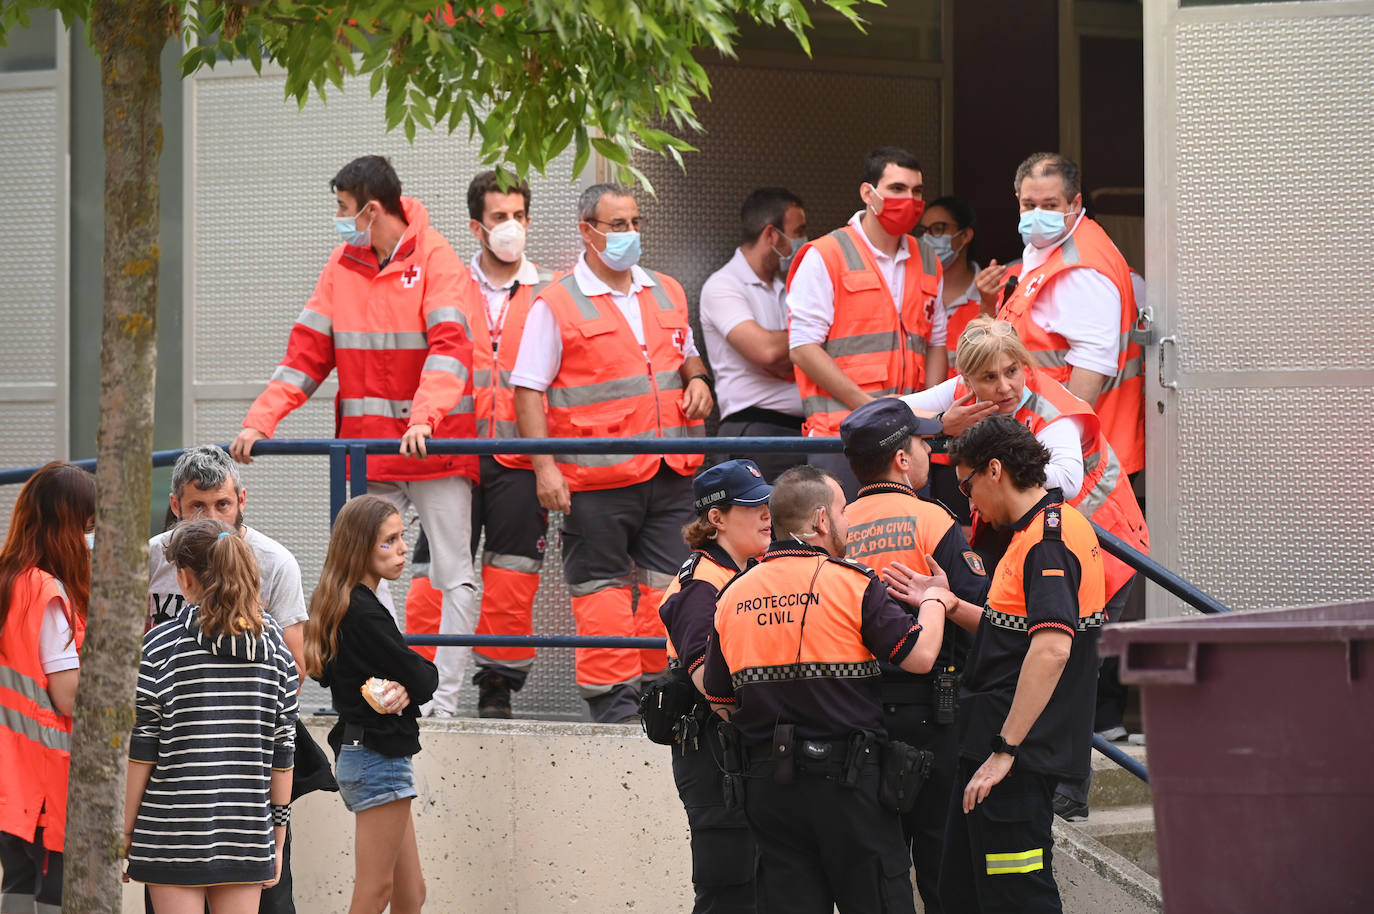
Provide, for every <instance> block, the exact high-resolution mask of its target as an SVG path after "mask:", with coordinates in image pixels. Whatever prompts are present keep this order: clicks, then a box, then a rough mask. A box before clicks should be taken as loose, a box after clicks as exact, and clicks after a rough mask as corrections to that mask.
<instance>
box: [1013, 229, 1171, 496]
mask: <svg viewBox="0 0 1374 914" xmlns="http://www.w3.org/2000/svg"><path fill="white" fill-rule="evenodd" d="M1083 268H1087V269H1093V270H1096V271H1097V272H1099V273H1101V274H1102V275H1103V276H1106V277H1107V278H1108V279H1109V280H1111V282H1112V285H1114V286H1116V290H1117V292H1118V293H1119V294H1120V295H1121V324H1120V333H1121V344H1120V347H1119V354H1118V356H1117V363H1116V369H1117V370H1116V376H1115V377H1113V378H1110V379H1108V381H1107V383H1106V386H1104V387H1103V388H1102V393H1101V395H1099V396H1098V398H1097V402H1096V403H1095V404H1093V409H1094V410H1095V411H1096V413H1097V415H1098V417H1099V418H1100V419H1101V421H1102V430H1103V432H1104V433H1105V434H1106V436H1107V440H1108V441H1110V442H1111V443H1112V447H1113V449H1115V451H1116V453H1117V455H1118V457H1119V458H1120V460H1121V466H1122V468H1123V469H1124V470H1125V471H1126V472H1127V473H1135V472H1137V471H1139V470H1141V469H1143V468H1144V466H1145V356H1144V353H1142V352H1141V349H1140V344H1139V343H1135V342H1132V340H1131V330H1132V329H1133V328H1134V327H1135V321H1136V300H1135V291H1134V289H1133V288H1132V286H1131V268H1130V267H1128V266H1127V265H1126V261H1125V259H1124V258H1122V256H1121V252H1120V251H1118V250H1117V249H1116V245H1114V244H1112V240H1111V239H1110V238H1108V237H1107V233H1106V232H1104V231H1103V230H1102V227H1101V226H1099V225H1098V224H1097V223H1096V222H1094V221H1093V220H1091V219H1088V218H1086V217H1085V218H1084V219H1082V220H1081V221H1080V222H1079V223H1078V227H1077V228H1076V229H1074V232H1073V234H1072V235H1070V236H1069V237H1068V238H1066V239H1064V242H1063V243H1062V244H1060V245H1059V247H1058V248H1056V249H1055V251H1054V253H1053V254H1051V255H1050V258H1049V260H1047V261H1045V262H1044V263H1043V264H1041V265H1040V266H1039V267H1037V268H1036V269H1034V270H1031V271H1030V272H1029V273H1023V274H1022V276H1021V281H1020V283H1019V284H1018V285H1017V286H1016V290H1015V291H1014V292H1012V294H1011V297H1010V298H1009V299H1007V300H1006V301H1005V302H1003V303H1002V305H1001V307H1000V308H999V310H998V312H997V317H998V319H999V320H1004V321H1009V322H1010V323H1012V324H1014V325H1015V326H1016V332H1017V334H1018V335H1019V336H1020V337H1021V342H1023V343H1025V344H1026V348H1027V349H1029V350H1030V351H1031V353H1032V354H1033V355H1034V356H1035V358H1036V361H1038V362H1039V363H1040V365H1041V367H1042V368H1044V370H1045V373H1046V374H1047V375H1049V376H1050V377H1051V378H1053V379H1054V380H1056V381H1059V382H1060V383H1061V384H1067V383H1068V381H1069V375H1070V374H1071V373H1072V371H1073V368H1072V366H1070V365H1069V363H1068V361H1067V358H1068V354H1069V342H1068V340H1066V339H1064V337H1062V336H1060V335H1059V334H1057V333H1047V332H1045V331H1044V330H1043V329H1041V328H1040V327H1039V326H1038V325H1037V324H1036V323H1035V322H1034V321H1033V320H1032V319H1031V306H1032V305H1033V304H1034V302H1035V296H1036V295H1037V294H1039V292H1040V290H1041V289H1043V288H1044V287H1045V286H1046V285H1047V284H1048V283H1049V281H1050V280H1051V279H1052V278H1053V277H1055V276H1057V275H1058V274H1060V273H1062V272H1064V271H1065V270H1076V269H1083Z"/></svg>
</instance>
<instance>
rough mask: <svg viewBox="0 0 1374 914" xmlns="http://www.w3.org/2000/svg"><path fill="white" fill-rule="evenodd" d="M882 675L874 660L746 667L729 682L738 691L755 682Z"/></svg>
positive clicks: (731, 677)
mask: <svg viewBox="0 0 1374 914" xmlns="http://www.w3.org/2000/svg"><path fill="white" fill-rule="evenodd" d="M880 675H882V671H881V670H880V669H879V668H878V661H876V660H858V661H854V662H851V663H814V662H812V663H788V664H784V665H783V666H747V667H745V668H744V669H742V670H740V671H739V672H738V673H731V674H730V682H731V684H732V685H734V687H735V689H736V690H737V691H738V690H739V688H740V687H741V686H746V685H749V684H750V683H757V682H787V681H789V680H800V679H870V678H872V677H875V676H880Z"/></svg>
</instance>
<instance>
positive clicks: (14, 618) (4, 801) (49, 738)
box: [0, 568, 86, 852]
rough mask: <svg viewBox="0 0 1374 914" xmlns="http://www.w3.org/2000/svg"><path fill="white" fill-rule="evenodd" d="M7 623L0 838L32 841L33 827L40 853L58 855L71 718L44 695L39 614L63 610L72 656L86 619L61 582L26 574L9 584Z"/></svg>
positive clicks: (0, 680) (0, 639) (0, 692)
mask: <svg viewBox="0 0 1374 914" xmlns="http://www.w3.org/2000/svg"><path fill="white" fill-rule="evenodd" d="M7 596H8V598H9V600H10V611H9V617H8V618H7V619H6V620H5V627H4V630H3V632H0V766H3V767H4V771H5V775H4V777H2V778H0V832H5V833H6V834H10V835H14V836H16V837H18V838H22V839H23V840H25V841H28V842H32V841H33V839H34V835H35V833H36V831H37V829H38V827H39V826H42V828H43V846H44V847H45V848H47V849H48V850H50V851H57V852H61V850H62V846H63V843H64V842H65V840H66V835H67V767H68V765H69V763H70V761H71V734H72V719H71V718H70V717H67V716H66V715H64V714H60V713H58V711H57V709H56V708H55V707H53V703H52V699H51V698H50V697H49V696H48V677H47V674H45V673H44V672H43V665H42V663H41V662H40V660H39V656H38V639H39V633H40V632H41V631H42V628H43V610H44V609H45V608H46V607H47V605H48V603H49V602H51V601H52V599H53V598H54V597H57V598H59V599H61V600H62V602H63V603H64V604H66V609H67V614H68V617H69V618H70V619H71V626H72V631H73V632H74V633H75V635H76V647H77V650H80V649H81V643H82V641H84V640H85V637H86V623H85V620H83V619H81V618H79V617H78V616H77V615H76V614H75V613H74V612H72V611H71V610H70V604H68V603H67V593H66V591H65V590H64V589H63V588H62V585H61V583H59V582H58V580H57V579H56V578H54V577H53V576H52V575H50V574H48V573H47V572H46V571H40V570H39V569H37V568H30V569H29V570H28V571H26V572H24V573H23V574H21V575H19V577H17V578H15V581H14V592H13V594H12V595H7Z"/></svg>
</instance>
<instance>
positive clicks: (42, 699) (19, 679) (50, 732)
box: [0, 666, 72, 752]
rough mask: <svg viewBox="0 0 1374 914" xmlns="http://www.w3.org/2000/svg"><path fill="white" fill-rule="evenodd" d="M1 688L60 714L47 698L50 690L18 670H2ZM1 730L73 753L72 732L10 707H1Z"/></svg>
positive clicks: (3, 668) (0, 674) (47, 746)
mask: <svg viewBox="0 0 1374 914" xmlns="http://www.w3.org/2000/svg"><path fill="white" fill-rule="evenodd" d="M0 687H3V688H6V689H9V690H10V691H11V692H14V693H15V694H17V695H20V696H22V697H23V698H26V699H28V700H29V701H31V702H33V703H34V704H36V705H37V706H38V707H39V708H40V709H42V710H44V711H51V712H52V713H53V714H56V713H57V709H56V708H55V707H53V703H52V698H50V697H49V696H48V690H47V689H45V688H43V687H42V686H41V685H39V684H38V682H37V681H36V680H34V679H32V678H30V677H28V676H25V675H24V674H23V673H21V672H19V671H18V670H15V669H11V668H10V667H7V666H4V667H0ZM0 727H3V728H4V729H6V730H9V731H11V732H12V733H18V734H19V735H20V736H22V737H24V738H25V739H29V740H33V741H34V742H35V743H38V744H39V745H41V746H44V747H45V748H48V749H56V750H58V751H59V752H70V751H71V750H72V736H71V734H70V733H67V732H66V731H65V730H59V729H58V728H56V727H49V726H47V725H46V724H41V723H39V722H38V721H36V720H34V719H33V718H32V717H29V716H28V715H26V714H24V713H23V712H21V711H17V710H15V709H14V708H11V707H8V706H0Z"/></svg>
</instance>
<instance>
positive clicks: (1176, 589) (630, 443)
mask: <svg viewBox="0 0 1374 914" xmlns="http://www.w3.org/2000/svg"><path fill="white" fill-rule="evenodd" d="M221 447H224V448H225V449H226V450H227V449H228V446H227V445H221ZM426 448H427V449H428V451H429V453H431V454H474V455H493V454H531V455H534V454H568V453H579V454H739V453H753V454H797V455H804V454H821V453H838V452H839V451H840V450H841V443H840V439H839V438H673V439H665V438H640V439H620V438H579V439H576V440H575V441H574V440H570V439H567V438H450V439H431V440H430V441H428V442H426ZM399 450H400V444H399V442H398V441H397V440H396V439H394V438H353V439H336V438H300V439H294V440H292V439H287V440H282V439H266V440H263V441H259V442H257V443H256V444H254V445H253V456H254V457H258V456H264V455H271V454H291V455H301V456H308V455H317V456H322V455H327V456H328V457H329V503H330V512H329V516H330V520H331V522H332V521H333V518H334V516H335V515H337V514H338V513H339V510H340V509H341V508H342V507H343V505H344V502H345V501H347V500H348V498H350V497H356V496H358V495H362V494H363V493H365V492H366V491H367V458H368V455H369V454H396V453H398V452H399ZM179 456H181V450H180V449H177V450H168V451H155V452H153V455H152V465H153V466H154V467H165V466H171V465H172V464H173V463H175V462H176V460H177V458H178V457H179ZM74 463H76V465H77V466H81V467H85V468H86V469H94V468H95V460H94V459H90V460H78V461H74ZM37 470H38V467H24V468H21V469H15V470H3V471H0V485H13V484H16V483H22V482H24V481H26V480H27V479H28V478H29V477H30V476H32V475H33V474H34V473H35V472H37ZM350 477H351V483H350ZM1093 527H1094V529H1095V530H1096V531H1097V536H1098V540H1099V542H1101V544H1102V548H1104V549H1105V550H1106V551H1107V552H1108V553H1110V554H1111V555H1114V556H1116V557H1117V558H1118V559H1120V560H1121V561H1123V562H1125V563H1126V564H1127V565H1130V566H1131V567H1132V568H1134V569H1136V571H1138V572H1139V573H1140V574H1142V575H1144V576H1145V577H1146V578H1147V579H1149V580H1151V581H1154V582H1155V583H1156V584H1158V585H1159V586H1161V587H1163V588H1164V589H1165V590H1167V591H1168V592H1169V593H1171V594H1173V595H1174V596H1176V597H1178V598H1179V599H1181V600H1183V601H1184V602H1185V603H1187V604H1188V605H1190V606H1192V607H1193V608H1195V609H1197V610H1198V611H1199V612H1203V613H1209V614H1212V613H1229V612H1231V610H1230V609H1229V608H1228V607H1226V606H1225V605H1224V604H1222V603H1221V602H1220V601H1219V600H1217V599H1216V598H1214V597H1212V596H1211V595H1209V594H1207V593H1206V592H1204V591H1203V590H1201V589H1199V588H1198V587H1195V586H1193V585H1192V584H1190V583H1189V582H1188V581H1186V580H1184V579H1183V578H1181V577H1179V576H1178V575H1176V574H1174V573H1173V572H1172V571H1170V570H1169V569H1168V568H1165V567H1164V566H1163V565H1161V564H1159V563H1158V562H1156V561H1155V560H1154V559H1152V558H1150V557H1149V556H1147V555H1144V554H1143V553H1140V552H1138V551H1136V550H1135V549H1134V548H1132V547H1131V546H1130V545H1129V544H1127V543H1126V542H1125V541H1123V540H1121V539H1119V538H1117V537H1116V536H1114V535H1112V534H1111V533H1108V532H1107V531H1106V530H1103V529H1102V528H1101V527H1098V526H1097V525H1096V524H1093ZM406 641H407V643H410V644H414V645H428V646H436V647H476V646H506V647H513V646H524V647H603V648H640V649H645V648H647V649H662V648H663V647H664V646H665V640H664V639H663V638H631V637H625V638H610V637H589V636H578V635H477V634H472V635H407V636H406ZM1093 747H1094V748H1095V749H1097V750H1098V751H1099V752H1101V753H1102V754H1103V755H1106V756H1107V757H1108V758H1110V759H1111V760H1112V761H1114V762H1116V763H1117V764H1119V765H1121V766H1122V767H1123V768H1125V769H1127V770H1128V771H1130V772H1131V773H1132V774H1134V775H1136V776H1137V777H1139V778H1140V779H1141V780H1144V781H1149V773H1148V771H1147V770H1146V768H1145V766H1144V765H1141V764H1140V763H1139V762H1138V761H1136V760H1135V759H1134V758H1132V757H1131V756H1130V755H1128V754H1126V753H1124V752H1122V751H1121V750H1120V749H1119V748H1118V747H1116V746H1114V745H1112V744H1111V743H1109V742H1107V741H1106V740H1105V739H1103V738H1102V737H1101V736H1097V735H1096V734H1094V736H1093Z"/></svg>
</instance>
